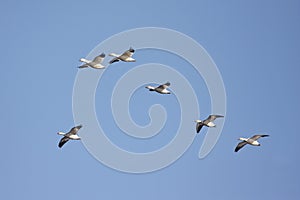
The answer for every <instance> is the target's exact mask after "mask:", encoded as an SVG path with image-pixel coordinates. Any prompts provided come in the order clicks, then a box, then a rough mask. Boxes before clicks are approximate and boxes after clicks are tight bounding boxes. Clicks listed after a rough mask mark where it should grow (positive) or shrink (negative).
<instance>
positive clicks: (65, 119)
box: [0, 0, 300, 200]
mask: <svg viewBox="0 0 300 200" xmlns="http://www.w3.org/2000/svg"><path fill="white" fill-rule="evenodd" d="M122 3H123V1H119V2H118V1H114V2H109V1H106V2H100V1H82V2H73V1H52V2H50V1H47V2H42V1H26V2H25V1H24V2H19V1H1V3H0V5H1V6H0V10H1V12H0V15H1V17H0V24H1V27H2V29H1V30H2V31H1V32H0V36H1V47H0V51H1V55H2V71H1V73H0V77H1V78H0V84H1V86H2V89H1V104H0V105H1V112H0V119H1V125H2V140H1V141H2V144H1V147H0V148H1V157H2V162H1V165H0V169H1V170H0V173H1V181H0V187H1V194H0V197H1V199H20V198H23V199H33V200H34V199H54V198H55V199H121V198H122V199H141V198H142V199H154V198H155V199H240V197H241V196H244V199H246V200H247V199H253V196H254V197H255V198H256V199H295V198H296V197H297V196H299V194H300V193H299V185H300V181H299V180H300V174H299V173H298V169H299V167H300V158H299V156H297V153H298V152H299V145H298V140H299V139H300V135H299V131H298V127H297V123H298V119H297V114H298V113H299V112H300V106H299V102H300V96H299V89H298V86H299V85H300V79H299V77H298V75H299V69H298V68H299V63H300V57H299V52H300V40H299V35H300V25H299V20H300V2H299V1H292V0H289V1H258V0H254V1H247V2H245V1H244V2H240V1H233V0H230V1H224V2H221V1H214V0H213V1H211V0H210V1H184V2H180V3H174V2H173V1H146V2H140V1H130V2H126V5H122ZM147 26H153V27H164V28H170V29H174V30H177V31H180V32H182V33H184V34H186V35H188V36H190V37H192V38H193V39H194V40H196V41H197V42H198V43H199V44H201V45H202V46H203V47H204V48H205V49H206V50H207V52H208V53H209V54H210V56H211V57H212V59H213V60H214V62H215V63H216V65H217V66H218V68H219V70H220V73H221V75H222V78H223V81H224V85H225V88H226V94H227V113H226V119H225V125H224V128H223V132H222V134H221V137H220V139H219V141H218V143H217V144H216V146H215V148H214V149H213V151H212V152H211V153H210V154H209V155H208V156H207V157H206V158H204V159H202V160H199V159H198V151H199V147H200V146H201V144H202V141H203V139H204V135H205V132H206V130H205V131H202V132H201V133H200V134H199V135H197V137H196V138H195V140H194V142H193V144H192V145H191V147H190V148H189V149H188V150H187V151H186V153H185V154H184V155H183V156H182V157H181V158H180V159H179V160H177V161H176V162H175V163H174V164H172V165H170V166H169V167H167V168H165V169H163V170H160V171H156V172H152V173H147V174H128V173H122V172H118V171H116V170H113V169H110V168H108V167H106V166H105V165H103V164H101V163H100V162H98V161H97V160H96V159H94V158H93V156H92V155H91V154H89V153H88V151H87V150H86V148H85V147H84V145H83V144H82V143H81V142H77V141H75V142H74V141H71V142H69V143H67V144H66V145H65V146H64V148H62V149H59V148H58V147H57V143H58V141H59V139H60V137H59V136H58V135H56V133H57V132H58V131H68V130H69V129H70V128H71V127H72V126H73V125H74V121H73V114H72V92H73V84H74V81H75V77H76V74H77V71H78V69H77V68H76V67H77V66H78V65H79V64H80V63H79V62H78V59H79V58H81V57H84V56H86V55H87V54H88V53H89V52H90V51H91V50H92V49H93V48H94V47H95V46H97V45H98V44H99V43H100V42H102V41H103V40H105V39H107V38H108V37H110V36H112V35H114V34H116V33H119V32H121V31H125V30H128V29H132V28H139V27H147ZM145 53H147V51H137V52H136V54H135V57H136V58H137V59H138V58H140V63H147V62H153V57H152V58H151V57H147V55H145ZM149 54H151V55H153V56H155V58H156V57H157V60H156V59H155V60H154V61H156V62H164V64H168V65H170V66H174V67H175V68H176V67H179V65H185V64H186V63H185V62H184V61H179V60H178V59H174V60H172V58H171V56H170V55H166V54H164V55H160V54H159V52H151V51H149ZM134 66H135V64H134V63H126V64H123V63H117V64H115V65H114V67H115V70H116V72H115V73H116V74H118V73H121V72H126V70H127V69H130V68H131V67H134ZM122 67H124V68H126V69H123V68H122ZM111 72H113V71H111ZM186 73H187V74H189V72H186ZM190 74H192V73H191V72H190ZM116 77H117V76H115V77H113V78H112V79H111V80H108V82H107V84H113V81H114V80H115V79H116ZM187 78H188V79H191V82H195V81H196V80H198V81H199V82H198V83H199V86H195V88H198V89H199V91H196V93H197V97H199V99H201V100H200V107H201V117H206V115H208V114H210V110H209V107H208V106H206V105H208V104H209V95H208V93H207V90H206V89H205V85H204V83H203V81H202V79H201V77H200V78H199V77H198V78H197V77H193V76H192V75H191V77H189V75H188V77H187ZM98 89H99V91H98V90H97V94H96V99H97V101H98V100H99V105H98V104H97V105H96V108H97V110H96V111H97V115H98V117H99V119H101V118H103V117H104V118H105V116H103V113H102V112H101V104H100V103H101V101H102V100H101V95H102V94H103V96H105V95H108V94H107V93H106V92H109V91H105V90H104V91H100V89H101V88H100V87H99V88H98ZM203 93H204V95H202V94H203ZM143 95H144V97H143ZM146 95H147V94H145V93H144V90H142V88H141V89H140V90H138V91H137V92H136V94H135V97H136V100H135V99H134V98H133V101H143V100H147V99H150V98H149V95H148V96H146ZM150 96H151V97H153V99H154V100H153V102H156V101H160V100H159V99H158V97H160V96H157V95H154V94H151V95H150ZM167 98H169V100H166V99H165V100H163V102H169V101H171V102H173V103H172V106H175V107H176V105H177V103H176V101H175V100H174V99H173V100H172V98H174V97H172V96H169V97H167ZM151 102H152V100H151V101H149V102H148V101H147V104H150V103H151ZM169 106H171V105H169ZM166 108H167V111H170V110H171V109H168V106H166ZM131 109H132V115H133V118H134V119H135V120H136V122H137V123H139V124H144V123H147V118H145V115H141V116H140V115H139V111H140V109H142V108H141V107H140V108H139V109H135V108H134V106H132V108H131ZM173 112H175V114H174V113H173V114H171V115H170V118H168V121H167V124H166V127H165V128H164V130H163V131H166V129H167V130H170V131H169V132H172V131H173V127H174V126H173V125H172V123H173V122H177V121H178V120H179V117H178V115H176V114H178V110H176V109H175V111H173ZM217 122H218V121H216V123H217ZM101 123H102V122H101ZM103 123H104V124H108V125H106V128H107V129H110V128H111V129H112V130H114V131H113V133H114V134H112V135H110V136H109V137H110V139H112V140H113V141H114V142H115V143H116V144H119V145H120V146H122V145H123V147H124V148H127V149H129V150H132V151H144V150H147V149H150V150H153V149H155V147H160V146H162V145H164V144H165V143H166V142H167V139H170V138H172V135H167V136H166V137H163V138H162V141H161V142H160V141H155V142H152V141H151V142H150V143H147V140H144V141H143V145H145V147H144V146H143V145H141V144H138V145H137V146H136V147H132V146H130V144H131V142H128V144H127V143H126V141H129V139H128V138H127V139H124V138H125V136H121V135H122V133H121V131H119V132H118V131H116V130H115V129H116V128H115V127H111V126H109V124H112V123H113V122H111V121H109V119H107V121H105V119H104V121H103ZM170 123H171V125H170ZM168 128H170V129H168ZM171 130H172V131H171ZM167 132H168V131H167ZM256 133H268V134H270V137H269V138H262V139H261V140H260V141H261V143H262V146H260V147H251V146H247V147H245V148H244V149H242V150H241V151H240V152H238V153H234V152H233V150H234V147H235V145H236V144H237V143H238V141H237V138H238V137H242V136H244V137H247V136H251V135H252V134H256ZM116 134H119V135H120V137H119V136H118V135H116ZM171 134H172V133H171ZM152 145H153V146H152ZM143 148H145V149H143ZM252 192H256V193H254V194H252ZM249 194H250V195H253V196H245V195H249Z"/></svg>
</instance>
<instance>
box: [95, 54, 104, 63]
mask: <svg viewBox="0 0 300 200" xmlns="http://www.w3.org/2000/svg"><path fill="white" fill-rule="evenodd" d="M104 57H105V54H104V53H101V54H100V55H99V56H96V57H95V58H94V60H93V62H94V63H96V64H100V63H102V61H103V59H104Z"/></svg>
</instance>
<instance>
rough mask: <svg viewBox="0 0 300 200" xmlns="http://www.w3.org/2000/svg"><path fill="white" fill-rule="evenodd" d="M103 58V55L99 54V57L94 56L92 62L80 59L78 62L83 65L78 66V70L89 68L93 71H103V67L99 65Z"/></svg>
mask: <svg viewBox="0 0 300 200" xmlns="http://www.w3.org/2000/svg"><path fill="white" fill-rule="evenodd" d="M104 57H105V54H104V53H101V54H100V55H99V56H96V57H95V58H94V59H93V60H92V61H91V60H87V59H85V58H80V60H79V61H80V62H83V63H84V64H83V65H81V66H79V67H78V68H86V67H91V68H94V69H103V68H105V66H103V65H101V63H102V61H103V59H104Z"/></svg>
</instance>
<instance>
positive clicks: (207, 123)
mask: <svg viewBox="0 0 300 200" xmlns="http://www.w3.org/2000/svg"><path fill="white" fill-rule="evenodd" d="M220 117H224V116H223V115H209V116H208V117H207V118H206V119H205V120H203V121H202V120H195V122H196V123H197V124H196V131H197V133H199V132H200V130H201V128H202V127H203V126H207V127H216V125H215V124H214V123H213V121H214V120H215V119H217V118H220Z"/></svg>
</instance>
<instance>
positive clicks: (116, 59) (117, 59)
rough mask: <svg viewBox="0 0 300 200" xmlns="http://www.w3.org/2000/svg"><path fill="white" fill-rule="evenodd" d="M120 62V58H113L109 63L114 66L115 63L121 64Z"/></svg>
mask: <svg viewBox="0 0 300 200" xmlns="http://www.w3.org/2000/svg"><path fill="white" fill-rule="evenodd" d="M119 61H120V60H119V58H113V59H111V61H109V64H112V63H114V62H119Z"/></svg>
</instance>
